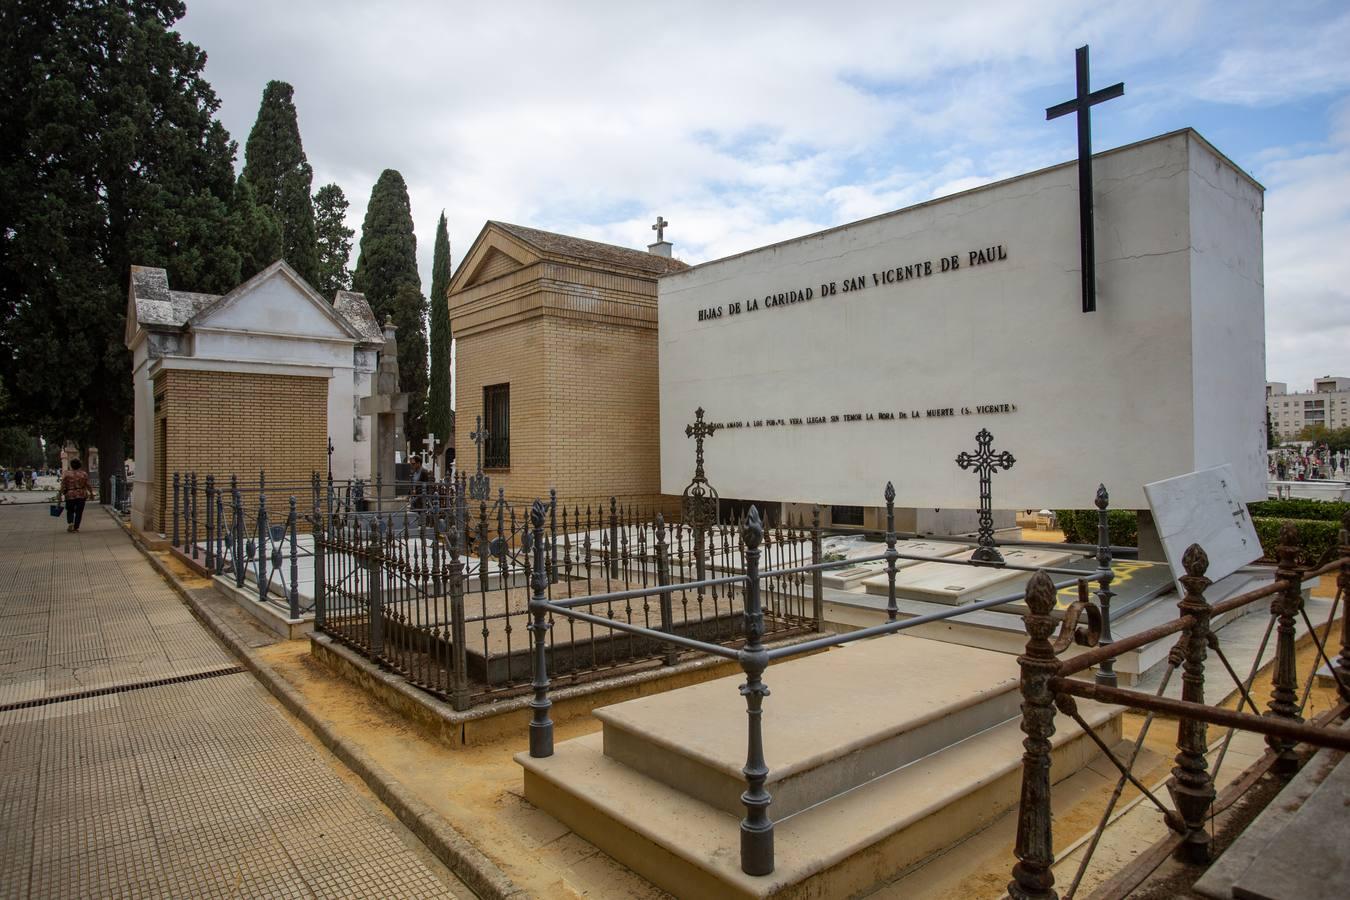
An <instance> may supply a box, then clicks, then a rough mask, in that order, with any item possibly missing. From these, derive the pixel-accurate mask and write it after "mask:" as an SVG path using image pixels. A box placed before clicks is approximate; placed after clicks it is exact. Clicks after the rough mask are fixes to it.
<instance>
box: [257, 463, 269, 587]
mask: <svg viewBox="0 0 1350 900" xmlns="http://www.w3.org/2000/svg"><path fill="white" fill-rule="evenodd" d="M269 537H270V532H269V531H268V527H267V495H266V494H264V493H263V476H262V473H259V474H258V530H257V532H256V534H255V536H254V538H255V540H257V542H258V547H257V550H258V571H257V576H258V601H259V602H261V603H266V602H267V582H268V581H270V580H271V579H270V576H268V574H267V543H268V538H269Z"/></svg>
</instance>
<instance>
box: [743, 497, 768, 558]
mask: <svg viewBox="0 0 1350 900" xmlns="http://www.w3.org/2000/svg"><path fill="white" fill-rule="evenodd" d="M763 539H764V524H763V523H762V522H761V521H760V518H759V507H757V506H755V505H754V504H751V506H750V513H749V515H747V516H746V517H745V525H744V526H743V527H742V528H741V540H743V541H745V546H746V548H747V549H750V550H754V549H755V548H756V547H758V546H759V544H760V541H762V540H763Z"/></svg>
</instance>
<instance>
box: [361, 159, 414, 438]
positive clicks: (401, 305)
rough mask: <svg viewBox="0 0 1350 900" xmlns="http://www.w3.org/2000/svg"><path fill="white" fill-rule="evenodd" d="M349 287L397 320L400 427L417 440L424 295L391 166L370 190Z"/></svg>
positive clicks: (399, 182)
mask: <svg viewBox="0 0 1350 900" xmlns="http://www.w3.org/2000/svg"><path fill="white" fill-rule="evenodd" d="M352 287H353V289H355V290H357V291H360V292H361V293H363V294H365V295H366V299H367V300H368V301H369V302H370V308H371V310H372V311H373V312H374V313H375V318H376V319H377V320H379V322H380V323H381V324H383V323H384V321H385V319H386V318H389V319H393V321H394V324H395V325H396V326H398V368H399V377H400V379H401V382H402V383H401V388H402V390H404V391H406V392H408V394H409V397H408V418H407V419H406V421H405V426H404V430H405V432H406V433H407V436H408V440H409V441H410V442H411V443H412V444H413V446H417V445H418V443H419V442H420V441H421V440H422V438H423V436H425V435H426V392H427V333H426V327H427V325H426V299H425V298H424V297H423V296H422V278H421V276H420V275H418V274H417V236H416V235H415V234H413V220H412V204H411V202H410V201H409V200H408V186H407V185H406V184H405V183H404V181H403V176H402V175H400V174H399V173H398V172H396V171H394V170H393V169H385V170H384V171H383V172H381V173H380V178H379V180H378V181H376V182H375V187H374V188H373V189H372V190H371V192H370V203H369V204H368V205H367V206H366V218H365V221H364V223H363V224H362V225H361V253H360V255H359V256H358V257H357V259H356V273H355V274H354V275H353V276H352ZM405 288H408V290H405Z"/></svg>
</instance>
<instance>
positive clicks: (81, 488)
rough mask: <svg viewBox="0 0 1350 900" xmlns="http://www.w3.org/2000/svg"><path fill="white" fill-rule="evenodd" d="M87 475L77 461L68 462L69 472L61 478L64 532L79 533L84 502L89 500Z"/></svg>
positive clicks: (89, 491) (90, 491)
mask: <svg viewBox="0 0 1350 900" xmlns="http://www.w3.org/2000/svg"><path fill="white" fill-rule="evenodd" d="M90 493H92V488H90V487H89V473H87V472H85V471H84V467H83V466H82V465H81V464H80V461H79V460H78V459H72V460H71V461H70V471H69V472H67V473H66V474H64V475H62V476H61V497H62V499H64V500H65V501H66V531H79V530H80V520H81V519H83V518H84V501H85V500H88V499H89V494H90Z"/></svg>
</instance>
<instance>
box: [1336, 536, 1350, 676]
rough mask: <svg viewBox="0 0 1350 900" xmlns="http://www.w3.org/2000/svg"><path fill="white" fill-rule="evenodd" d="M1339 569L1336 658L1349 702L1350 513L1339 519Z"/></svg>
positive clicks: (1337, 669) (1337, 579)
mask: <svg viewBox="0 0 1350 900" xmlns="http://www.w3.org/2000/svg"><path fill="white" fill-rule="evenodd" d="M1338 542H1339V544H1340V548H1339V549H1340V553H1341V570H1340V572H1338V573H1337V574H1336V593H1337V594H1339V595H1340V598H1341V655H1340V658H1338V659H1337V660H1336V671H1337V672H1338V673H1339V674H1340V676H1341V677H1340V678H1339V679H1338V681H1337V684H1338V686H1339V690H1340V693H1341V699H1342V700H1344V701H1346V702H1350V614H1347V608H1350V513H1346V514H1345V516H1344V517H1343V518H1342V519H1341V533H1340V535H1339V541H1338Z"/></svg>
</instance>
